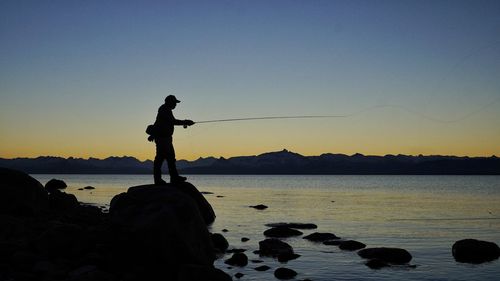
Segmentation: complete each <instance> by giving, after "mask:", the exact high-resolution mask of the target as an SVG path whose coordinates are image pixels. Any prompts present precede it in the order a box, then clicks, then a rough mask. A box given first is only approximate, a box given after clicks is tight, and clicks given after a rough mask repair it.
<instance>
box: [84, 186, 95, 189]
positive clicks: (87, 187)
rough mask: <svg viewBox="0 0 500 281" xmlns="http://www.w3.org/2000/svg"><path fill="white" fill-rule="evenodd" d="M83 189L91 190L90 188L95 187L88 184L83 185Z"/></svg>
mask: <svg viewBox="0 0 500 281" xmlns="http://www.w3.org/2000/svg"><path fill="white" fill-rule="evenodd" d="M83 189H85V190H92V189H95V187H93V186H90V185H89V186H86V187H84V188H83Z"/></svg>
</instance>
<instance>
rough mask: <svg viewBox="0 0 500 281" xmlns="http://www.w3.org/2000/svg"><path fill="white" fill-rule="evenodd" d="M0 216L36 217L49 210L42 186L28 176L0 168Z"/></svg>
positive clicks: (45, 193)
mask: <svg viewBox="0 0 500 281" xmlns="http://www.w3.org/2000/svg"><path fill="white" fill-rule="evenodd" d="M0 194H2V196H0V214H9V215H21V216H25V215H29V216H32V215H38V214H42V213H45V212H47V211H48V210H49V199H48V195H47V192H46V191H45V190H44V188H43V186H42V184H41V183H40V182H38V181H37V180H36V179H34V178H32V177H30V176H29V175H28V174H26V173H23V172H20V171H16V170H11V169H6V168H0Z"/></svg>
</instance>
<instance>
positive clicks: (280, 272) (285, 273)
mask: <svg viewBox="0 0 500 281" xmlns="http://www.w3.org/2000/svg"><path fill="white" fill-rule="evenodd" d="M295 276H297V272H296V271H295V270H293V269H289V268H286V267H280V268H278V269H276V270H275V271H274V277H276V278H278V279H281V280H288V279H292V278H294V277H295Z"/></svg>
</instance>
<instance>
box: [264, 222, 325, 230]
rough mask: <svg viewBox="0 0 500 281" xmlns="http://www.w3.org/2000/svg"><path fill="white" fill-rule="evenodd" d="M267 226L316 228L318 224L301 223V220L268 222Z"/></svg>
mask: <svg viewBox="0 0 500 281" xmlns="http://www.w3.org/2000/svg"><path fill="white" fill-rule="evenodd" d="M266 226H269V227H289V228H295V229H316V228H318V226H317V225H315V224H314V223H300V222H277V223H268V224H266Z"/></svg>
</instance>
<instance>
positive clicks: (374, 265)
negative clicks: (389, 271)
mask: <svg viewBox="0 0 500 281" xmlns="http://www.w3.org/2000/svg"><path fill="white" fill-rule="evenodd" d="M365 265H366V266H368V267H369V268H371V269H380V268H383V267H388V266H390V265H389V264H388V263H387V262H385V261H382V260H379V259H372V260H369V261H367V262H366V263H365Z"/></svg>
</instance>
